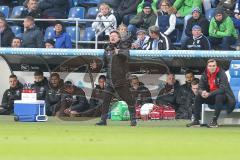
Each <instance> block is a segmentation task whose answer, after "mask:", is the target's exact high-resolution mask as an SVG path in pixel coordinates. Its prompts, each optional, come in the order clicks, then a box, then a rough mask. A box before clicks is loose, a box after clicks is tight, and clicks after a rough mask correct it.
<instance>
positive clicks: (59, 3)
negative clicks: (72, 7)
mask: <svg viewBox="0 0 240 160" xmlns="http://www.w3.org/2000/svg"><path fill="white" fill-rule="evenodd" d="M68 8H69V4H68V1H67V0H42V1H40V3H39V9H41V10H42V16H43V18H56V19H64V18H67V15H68V14H67V10H68Z"/></svg>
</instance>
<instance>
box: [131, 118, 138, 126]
mask: <svg viewBox="0 0 240 160" xmlns="http://www.w3.org/2000/svg"><path fill="white" fill-rule="evenodd" d="M130 126H133V127H134V126H137V120H136V119H132V120H131V123H130Z"/></svg>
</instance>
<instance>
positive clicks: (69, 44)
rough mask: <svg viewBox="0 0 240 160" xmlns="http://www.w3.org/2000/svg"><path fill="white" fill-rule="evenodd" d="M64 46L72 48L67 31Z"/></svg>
mask: <svg viewBox="0 0 240 160" xmlns="http://www.w3.org/2000/svg"><path fill="white" fill-rule="evenodd" d="M65 46H66V48H72V41H71V37H70V36H69V35H68V34H67V33H66V36H65Z"/></svg>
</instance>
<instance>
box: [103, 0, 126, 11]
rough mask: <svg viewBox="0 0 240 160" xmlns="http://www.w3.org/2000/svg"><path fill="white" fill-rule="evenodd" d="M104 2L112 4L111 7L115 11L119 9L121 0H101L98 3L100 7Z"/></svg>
mask: <svg viewBox="0 0 240 160" xmlns="http://www.w3.org/2000/svg"><path fill="white" fill-rule="evenodd" d="M102 3H105V4H108V5H109V6H110V8H111V9H112V10H113V12H115V11H117V9H118V7H119V5H120V3H121V1H119V0H101V1H100V3H99V5H98V8H99V7H100V5H101V4H102Z"/></svg>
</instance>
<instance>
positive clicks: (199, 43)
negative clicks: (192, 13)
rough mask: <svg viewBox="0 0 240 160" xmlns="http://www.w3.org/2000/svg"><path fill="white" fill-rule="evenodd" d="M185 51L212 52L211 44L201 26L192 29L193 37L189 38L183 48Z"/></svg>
mask: <svg viewBox="0 0 240 160" xmlns="http://www.w3.org/2000/svg"><path fill="white" fill-rule="evenodd" d="M182 49H184V50H210V49H211V47H210V42H209V40H208V38H207V37H206V36H205V35H203V33H202V29H201V27H200V26H199V25H194V26H193V27H192V37H191V38H189V39H188V40H187V41H186V43H185V44H184V45H183V46H182Z"/></svg>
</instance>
